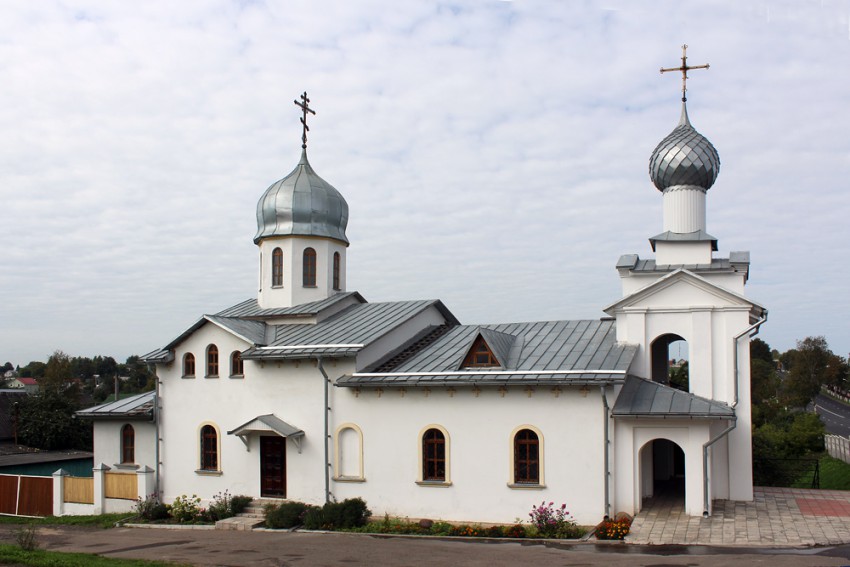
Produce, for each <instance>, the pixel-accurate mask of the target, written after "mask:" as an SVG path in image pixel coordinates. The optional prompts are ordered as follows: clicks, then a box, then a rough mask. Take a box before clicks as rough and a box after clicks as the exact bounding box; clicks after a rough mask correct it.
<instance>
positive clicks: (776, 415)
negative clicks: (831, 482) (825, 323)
mask: <svg viewBox="0 0 850 567" xmlns="http://www.w3.org/2000/svg"><path fill="white" fill-rule="evenodd" d="M848 374H850V367H848V361H847V359H845V358H843V357H841V356H839V355H837V354H835V353H833V352H832V351H831V350H830V348H829V345H828V344H827V341H826V339H825V338H824V337H807V338H805V339H803V340H800V341H797V347H796V348H793V349H790V350H788V351H786V352H784V353H779V352H778V351H776V350H772V349H771V348H770V346H769V345H768V344H767V343H766V342H764V341H762V340H761V339H758V338H756V339H754V340H752V341H751V342H750V381H751V395H752V418H753V476H754V482H755V483H756V484H757V485H762V486H769V485H773V484H778V483H781V479H782V478H783V477H785V476H787V471H786V470H783V465H782V462H781V461H777V460H776V459H800V458H804V457H809V456H814V455H818V454H819V453H821V452H822V451H823V449H824V444H823V436H824V433H825V430H824V426H823V423H822V422H821V420H820V417H819V416H818V415H817V414H816V413H812V412H809V411H807V408H808V406H809V405H810V404H811V403H812V401H813V399H814V398H815V396H817V395H818V394H819V393H820V392H821V390H822V388H824V387H827V386H830V387H833V388H836V389H839V390H846V389H847V387H848Z"/></svg>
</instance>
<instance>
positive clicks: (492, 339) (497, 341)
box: [464, 327, 517, 368]
mask: <svg viewBox="0 0 850 567" xmlns="http://www.w3.org/2000/svg"><path fill="white" fill-rule="evenodd" d="M479 333H480V334H481V338H483V339H484V342H486V343H487V346H489V347H490V351H491V352H492V353H493V356H495V357H496V360H498V361H499V364H501V365H502V368H508V365H509V364H511V360H510V355H511V348H512V347H513V346H514V343H515V342H516V340H517V338H516V336H514V335H509V334H507V333H500V332H498V331H494V330H493V329H488V328H487V327H480V328H479ZM475 338H478V336H477V335H476V336H475ZM475 338H473V341H474V340H475ZM469 346H470V347H471V346H472V345H471V344H470V345H469ZM466 352H467V353H469V348H467V349H466ZM465 357H466V354H464V358H465Z"/></svg>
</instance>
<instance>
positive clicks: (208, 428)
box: [201, 425, 218, 471]
mask: <svg viewBox="0 0 850 567" xmlns="http://www.w3.org/2000/svg"><path fill="white" fill-rule="evenodd" d="M201 470H204V471H217V470H218V432H217V431H216V430H215V427H213V426H212V425H205V426H203V427H202V428H201Z"/></svg>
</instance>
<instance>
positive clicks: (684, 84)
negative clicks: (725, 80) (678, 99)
mask: <svg viewBox="0 0 850 567" xmlns="http://www.w3.org/2000/svg"><path fill="white" fill-rule="evenodd" d="M691 69H708V64H706V65H694V66H693V67H689V66H688V46H687V45H683V46H682V66H681V67H670V68H669V69H664V68H663V67H662V68H661V72H662V73H667V72H668V71H681V72H682V102H687V100H688V97H687V96H685V93H687V92H688V71H690V70H691Z"/></svg>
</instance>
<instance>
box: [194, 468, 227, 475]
mask: <svg viewBox="0 0 850 567" xmlns="http://www.w3.org/2000/svg"><path fill="white" fill-rule="evenodd" d="M195 474H196V475H199V476H221V475H222V472H221V471H210V470H206V469H198V470H196V471H195Z"/></svg>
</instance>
